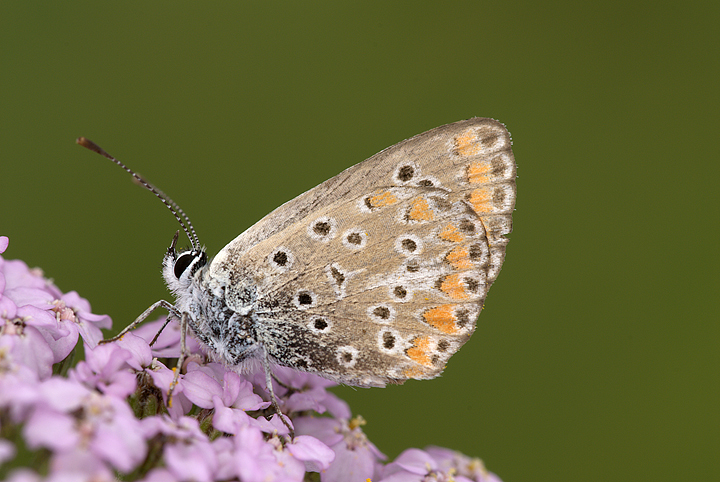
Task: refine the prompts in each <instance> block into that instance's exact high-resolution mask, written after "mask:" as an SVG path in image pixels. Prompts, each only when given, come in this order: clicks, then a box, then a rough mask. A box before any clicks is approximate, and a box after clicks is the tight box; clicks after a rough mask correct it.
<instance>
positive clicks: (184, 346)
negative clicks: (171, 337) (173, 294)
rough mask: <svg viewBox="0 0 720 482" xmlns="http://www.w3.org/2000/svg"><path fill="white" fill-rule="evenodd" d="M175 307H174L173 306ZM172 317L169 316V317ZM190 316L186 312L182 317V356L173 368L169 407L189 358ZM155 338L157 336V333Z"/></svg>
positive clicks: (168, 399)
mask: <svg viewBox="0 0 720 482" xmlns="http://www.w3.org/2000/svg"><path fill="white" fill-rule="evenodd" d="M173 309H174V307H173ZM169 318H170V317H168V319H169ZM188 318H190V314H189V313H187V312H184V313H183V314H182V315H181V316H180V317H179V319H180V356H178V361H177V365H175V367H174V368H173V379H172V382H171V383H170V388H169V389H168V398H167V403H168V407H172V394H173V392H174V391H175V387H176V386H177V384H178V381H180V371H181V370H182V366H183V363H185V358H187V341H186V340H187V337H186V335H187V331H188ZM166 325H167V323H165V325H163V328H165V326H166ZM158 334H159V333H158ZM155 338H157V335H155Z"/></svg>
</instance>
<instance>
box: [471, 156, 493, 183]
mask: <svg viewBox="0 0 720 482" xmlns="http://www.w3.org/2000/svg"><path fill="white" fill-rule="evenodd" d="M488 171H490V165H489V164H488V163H487V162H483V161H475V162H473V163H471V164H470V165H469V166H468V169H467V176H468V182H470V183H471V184H480V183H486V182H489V181H490V176H488Z"/></svg>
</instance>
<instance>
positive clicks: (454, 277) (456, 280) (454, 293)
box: [440, 274, 469, 300]
mask: <svg viewBox="0 0 720 482" xmlns="http://www.w3.org/2000/svg"><path fill="white" fill-rule="evenodd" d="M440 290H441V291H442V292H443V293H445V294H446V295H448V296H449V297H450V298H452V299H454V300H466V299H468V298H469V296H468V294H467V293H466V292H465V286H464V285H463V283H462V280H461V279H460V275H459V274H451V275H448V276H446V277H445V279H444V280H443V282H442V284H441V285H440Z"/></svg>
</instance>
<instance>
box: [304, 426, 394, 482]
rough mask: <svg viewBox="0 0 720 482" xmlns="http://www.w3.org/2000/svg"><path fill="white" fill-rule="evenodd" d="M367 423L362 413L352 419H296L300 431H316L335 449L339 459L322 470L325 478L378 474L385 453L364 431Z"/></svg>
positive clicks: (360, 477)
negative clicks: (360, 415)
mask: <svg viewBox="0 0 720 482" xmlns="http://www.w3.org/2000/svg"><path fill="white" fill-rule="evenodd" d="M363 424H364V420H363V419H362V418H361V417H357V418H355V419H353V420H351V421H350V422H348V421H347V420H344V419H341V420H336V419H332V418H326V417H302V418H298V419H295V428H296V430H297V433H298V434H307V435H312V436H314V437H316V438H317V439H319V440H320V441H322V442H324V443H325V444H326V445H328V446H329V447H330V448H331V449H332V450H333V452H335V460H334V461H333V462H332V463H331V464H330V466H329V467H328V468H327V469H326V470H323V471H322V472H320V477H321V479H322V481H323V482H336V481H337V482H341V481H345V480H366V479H373V477H374V476H375V475H376V473H377V472H378V470H379V468H380V463H381V461H382V460H384V459H385V456H384V455H383V454H382V453H381V452H380V451H379V450H378V449H377V447H375V445H373V444H372V443H371V442H370V441H369V440H368V439H367V437H366V436H365V434H364V433H363V432H362V430H361V429H360V426H361V425H363ZM373 480H374V479H373Z"/></svg>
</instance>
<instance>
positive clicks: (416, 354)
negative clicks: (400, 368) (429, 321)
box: [407, 336, 432, 367]
mask: <svg viewBox="0 0 720 482" xmlns="http://www.w3.org/2000/svg"><path fill="white" fill-rule="evenodd" d="M429 350H430V338H429V337H427V336H420V337H418V338H415V341H413V347H412V348H410V349H408V351H407V355H408V356H409V357H410V359H411V360H412V361H414V362H415V363H418V364H420V365H425V366H427V367H431V366H432V363H430V357H429V356H428V351H429Z"/></svg>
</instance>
